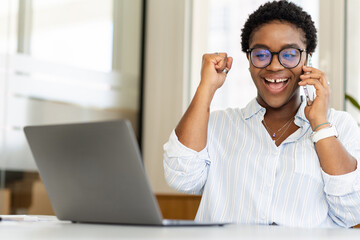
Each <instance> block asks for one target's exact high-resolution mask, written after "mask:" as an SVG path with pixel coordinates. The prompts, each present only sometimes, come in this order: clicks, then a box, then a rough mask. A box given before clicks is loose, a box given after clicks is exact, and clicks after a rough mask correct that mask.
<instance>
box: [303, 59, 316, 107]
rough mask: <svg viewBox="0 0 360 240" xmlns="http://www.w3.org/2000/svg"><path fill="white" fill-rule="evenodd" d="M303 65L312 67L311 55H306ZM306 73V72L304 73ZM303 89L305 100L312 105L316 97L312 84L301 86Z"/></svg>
mask: <svg viewBox="0 0 360 240" xmlns="http://www.w3.org/2000/svg"><path fill="white" fill-rule="evenodd" d="M305 66H308V67H312V62H311V55H310V54H308V55H307V57H306V63H305ZM305 74H307V73H305ZM303 90H304V93H305V96H306V101H307V104H308V105H312V103H313V101H314V99H315V98H316V90H315V87H314V86H313V85H305V86H303Z"/></svg>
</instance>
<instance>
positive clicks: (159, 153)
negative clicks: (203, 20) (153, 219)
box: [142, 0, 189, 193]
mask: <svg viewBox="0 0 360 240" xmlns="http://www.w3.org/2000/svg"><path fill="white" fill-rule="evenodd" d="M188 9H189V1H169V0H149V1H148V2H147V18H146V28H147V30H146V45H145V51H146V52H145V57H146V58H145V62H146V65H145V81H144V84H145V86H144V87H145V96H144V103H143V104H144V119H143V124H144V125H143V129H144V130H143V144H142V146H143V157H144V162H145V167H146V171H147V173H148V176H149V178H150V180H151V184H152V186H153V190H154V191H155V192H157V193H164V192H165V193H166V192H175V191H172V190H170V188H169V187H168V186H167V184H166V183H165V180H164V177H163V165H162V160H163V148H162V146H163V144H164V143H165V142H166V141H167V140H168V138H169V136H170V133H171V131H172V129H174V128H175V126H176V124H177V122H178V121H179V119H180V117H181V115H182V113H183V108H184V97H185V96H184V94H185V93H186V92H187V91H186V90H185V89H186V88H187V86H186V83H187V82H188V81H186V80H185V79H187V78H188V72H189V70H188V66H189V63H188V62H187V61H185V59H188V58H189V57H188V54H189V47H188V41H189V36H188V35H187V34H186V33H187V32H189V31H188V29H187V28H188V26H189V24H188V19H189V18H188Z"/></svg>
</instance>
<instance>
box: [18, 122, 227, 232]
mask: <svg viewBox="0 0 360 240" xmlns="http://www.w3.org/2000/svg"><path fill="white" fill-rule="evenodd" d="M24 132H25V135H26V138H27V140H28V143H29V146H30V149H31V151H32V154H33V156H34V159H35V162H36V164H37V167H38V169H39V173H40V176H41V178H42V180H43V182H44V184H45V188H46V191H47V193H48V195H49V198H50V201H51V204H52V207H53V209H54V212H55V214H56V216H57V217H58V218H59V219H60V220H70V221H72V222H91V223H116V224H141V225H160V226H163V225H181V226H184V225H205V226H208V225H223V224H224V223H204V222H194V221H188V220H164V219H162V215H161V212H160V209H159V206H158V204H157V201H156V198H155V196H154V194H153V192H152V190H151V187H150V184H149V181H148V179H147V176H146V173H145V170H144V167H143V162H142V159H141V155H140V150H139V147H138V144H137V140H136V138H135V134H134V132H133V130H132V127H131V125H130V123H129V121H127V120H117V121H105V122H90V123H75V124H62V125H41V126H26V127H25V128H24Z"/></svg>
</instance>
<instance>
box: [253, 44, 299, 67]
mask: <svg viewBox="0 0 360 240" xmlns="http://www.w3.org/2000/svg"><path fill="white" fill-rule="evenodd" d="M254 49H263V50H267V51H269V52H270V54H271V58H270V61H269V63H268V64H267V65H266V66H264V67H257V66H255V64H254V63H253V59H252V56H251V52H252V51H253V50H254ZM285 49H296V50H298V51H299V52H300V58H299V61H298V63H297V64H296V65H295V66H294V67H286V66H284V65H283V63H282V62H281V61H280V57H279V53H280V52H281V51H283V50H285ZM303 52H306V49H301V48H294V47H286V48H283V49H281V50H280V51H278V52H272V51H270V50H269V49H266V48H261V47H254V48H249V49H248V50H246V53H248V54H249V58H250V61H251V64H252V65H253V66H254V67H256V68H261V69H263V68H266V67H267V66H269V65H270V64H271V63H272V60H273V56H274V55H275V54H276V55H277V57H278V61H279V63H280V64H281V66H283V67H284V68H287V69H291V68H296V67H297V66H298V65H299V63H300V61H301V56H302V53H303Z"/></svg>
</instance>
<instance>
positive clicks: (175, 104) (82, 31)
mask: <svg viewBox="0 0 360 240" xmlns="http://www.w3.org/2000/svg"><path fill="white" fill-rule="evenodd" d="M264 2H266V1H264V0H247V1H238V0H222V1H216V0H181V1H175V0H173V1H168V0H0V214H53V212H52V208H51V205H50V203H49V200H48V198H47V194H46V191H45V189H44V186H43V184H42V182H41V179H40V176H39V174H38V173H37V168H36V165H35V163H34V160H33V158H32V156H31V153H30V150H29V148H28V146H27V143H26V141H25V137H24V134H23V130H22V129H23V127H24V126H25V125H38V124H53V123H68V122H86V121H99V120H106V119H118V118H127V119H129V120H130V121H131V123H132V125H133V128H134V130H135V132H136V134H137V136H138V140H139V145H140V146H141V150H142V154H143V158H144V165H145V169H146V171H147V174H148V176H149V179H150V181H151V184H152V187H153V190H154V192H155V193H156V195H157V197H158V200H159V203H160V207H161V209H162V211H163V214H164V217H167V218H190V219H191V218H193V217H194V214H195V212H196V210H197V205H198V203H199V201H200V196H187V195H182V194H178V193H176V192H175V191H174V190H171V189H170V188H169V187H168V186H167V185H166V183H165V181H164V177H163V167H162V154H163V150H162V145H163V144H164V143H165V142H166V141H167V139H168V137H169V135H170V133H171V130H172V129H173V128H175V126H176V124H177V122H178V121H179V119H180V117H181V115H182V114H183V113H184V111H185V110H186V108H187V106H188V104H189V102H190V100H191V98H192V96H193V94H194V92H195V90H196V87H197V85H198V83H199V80H200V78H199V77H200V67H201V56H202V54H204V53H207V52H227V53H228V54H229V55H230V56H232V57H234V64H233V68H232V70H231V72H230V73H229V75H228V78H227V81H226V83H225V84H224V86H223V87H222V88H221V89H220V90H219V91H218V92H217V93H216V95H215V98H214V100H213V102H212V106H211V109H212V110H215V109H223V108H226V107H244V106H245V105H246V104H247V103H248V102H249V101H250V100H251V99H252V98H254V97H255V96H256V89H255V87H254V86H253V83H252V80H251V78H250V75H249V73H248V64H249V63H248V61H247V59H246V56H245V54H244V53H242V52H241V47H240V34H241V29H242V26H243V24H244V22H245V20H246V18H247V17H248V15H249V14H250V13H252V12H253V11H254V10H255V9H256V8H258V6H259V5H261V4H263V3H264ZM293 2H295V3H296V4H298V5H300V6H302V7H303V8H304V10H305V11H307V12H308V13H310V14H311V15H312V17H313V20H314V22H315V25H316V27H317V28H318V36H319V42H318V47H317V49H316V51H315V53H314V55H313V65H314V67H318V68H320V69H321V70H322V71H324V72H325V73H326V74H327V77H328V80H329V81H330V83H331V90H332V96H331V106H332V107H334V108H336V109H338V110H345V111H348V112H350V113H351V114H352V115H353V116H354V118H355V119H356V120H357V122H359V123H360V109H359V106H357V105H356V101H359V99H360V72H359V71H360V63H359V61H358V59H357V52H359V51H360V48H359V46H358V43H359V42H360V16H359V15H358V13H357V9H360V2H359V1H356V0H296V1H295V0H294V1H293ZM114 191H116V189H114Z"/></svg>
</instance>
